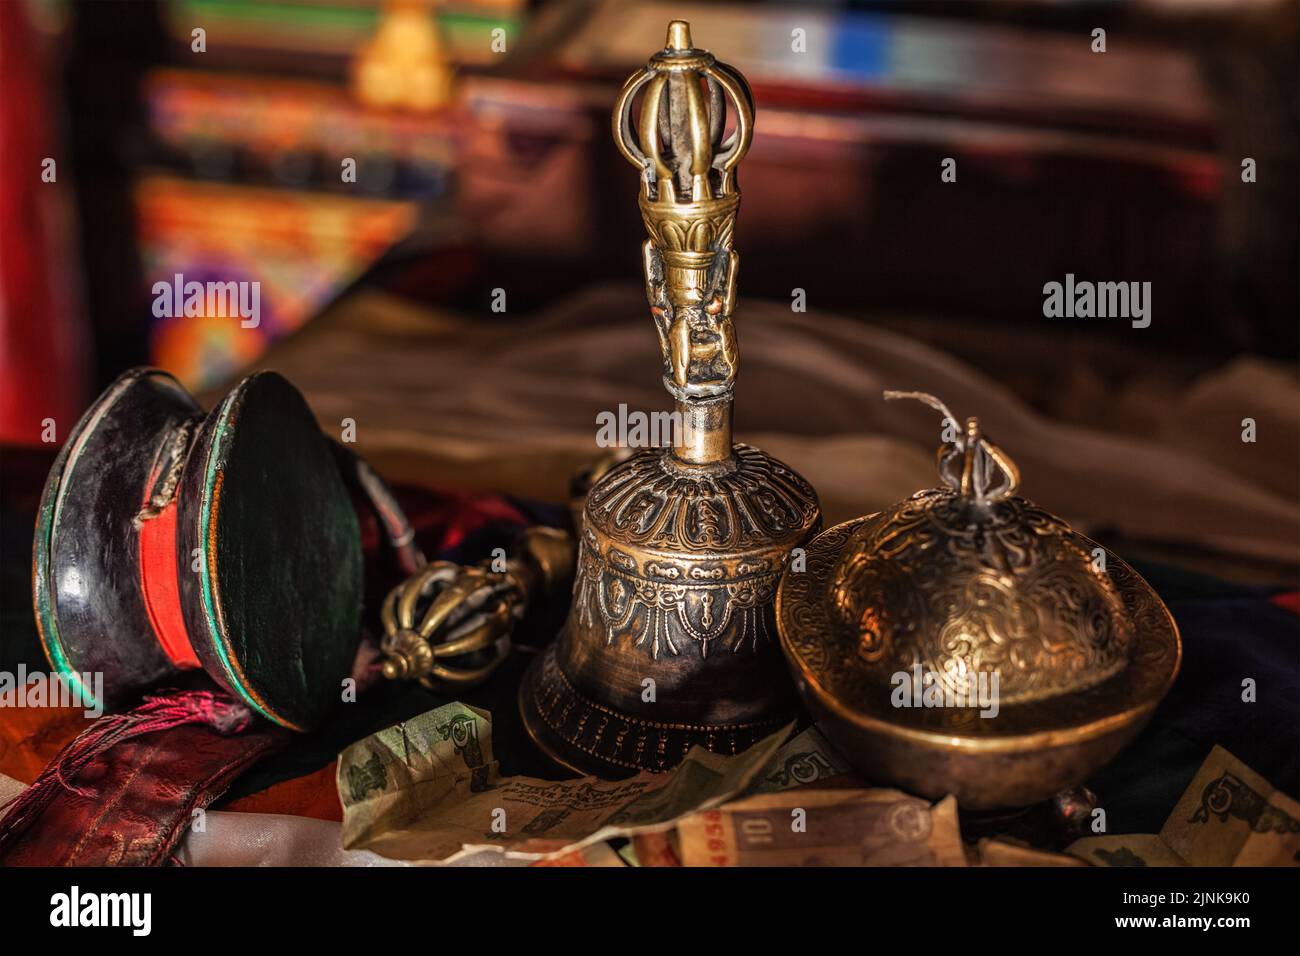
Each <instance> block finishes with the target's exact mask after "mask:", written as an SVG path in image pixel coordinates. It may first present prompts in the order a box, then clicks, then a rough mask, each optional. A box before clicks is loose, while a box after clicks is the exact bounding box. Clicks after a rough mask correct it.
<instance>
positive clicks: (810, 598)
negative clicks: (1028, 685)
mask: <svg viewBox="0 0 1300 956" xmlns="http://www.w3.org/2000/svg"><path fill="white" fill-rule="evenodd" d="M879 514H880V512H875V513H873V514H870V515H864V516H862V517H859V518H853V519H851V520H849V521H844V522H841V523H840V524H837V525H834V526H832V527H830V528H828V529H826V530H825V531H823V532H822V533H821V534H818V535H817V536H816V537H814V538H813V539H812V540H811V541H809V542H808V545H807V553H808V563H807V568H806V570H805V571H804V572H802V573H803V574H809V575H812V580H814V581H816V582H817V583H816V584H815V585H814V587H813V588H812V589H811V590H810V591H809V592H808V593H807V594H806V595H803V596H801V597H800V599H798V601H797V602H794V603H792V601H791V599H790V596H789V591H788V588H787V583H788V582H789V581H790V575H791V574H792V573H793V572H792V571H791V570H789V569H787V570H786V572H785V573H784V574H783V575H782V577H781V582H780V584H779V585H778V587H777V593H776V601H775V606H776V628H777V638H778V641H779V643H780V645H781V651H782V653H783V655H784V656H785V659H786V663H787V665H788V666H789V667H790V670H791V673H792V675H793V677H794V679H795V684H796V686H798V688H799V690H800V695H801V696H802V697H803V698H804V701H805V704H807V705H808V706H809V709H810V710H815V711H821V712H823V713H829V714H831V715H833V717H834V719H835V720H838V721H842V722H843V723H844V724H847V725H851V726H853V727H854V728H856V729H857V730H859V731H862V732H865V733H867V734H879V735H881V736H884V737H888V738H892V739H895V740H897V741H900V742H905V743H908V744H913V745H919V746H922V747H925V748H927V749H931V750H935V751H942V752H948V753H952V752H954V751H955V752H961V753H968V754H1004V755H1005V754H1018V753H1022V752H1025V751H1031V750H1037V749H1043V748H1059V747H1063V746H1069V745H1072V744H1078V743H1083V742H1086V741H1091V740H1098V739H1101V738H1105V737H1107V736H1110V735H1113V734H1116V733H1118V732H1120V731H1122V730H1123V729H1124V728H1126V727H1129V726H1132V725H1134V724H1141V723H1142V722H1144V721H1145V720H1147V719H1148V718H1149V717H1150V716H1151V714H1152V712H1153V711H1154V710H1155V708H1156V707H1157V706H1158V705H1159V704H1160V702H1161V701H1162V700H1163V699H1164V697H1165V696H1166V695H1167V694H1168V692H1169V690H1170V688H1171V687H1172V686H1173V683H1174V681H1175V679H1176V678H1177V676H1178V672H1179V670H1180V669H1181V666H1182V655H1183V652H1182V638H1181V635H1180V633H1179V630H1178V623H1177V622H1176V621H1175V620H1174V618H1173V615H1172V614H1171V613H1170V611H1169V608H1168V606H1167V605H1166V604H1165V602H1164V601H1163V600H1162V599H1161V598H1160V596H1159V594H1157V593H1156V591H1155V590H1154V589H1153V588H1152V587H1151V586H1150V584H1148V583H1147V581H1146V580H1145V579H1144V578H1143V577H1142V576H1141V575H1140V574H1138V573H1137V572H1136V571H1135V570H1133V568H1132V567H1131V566H1130V565H1129V564H1128V563H1127V562H1125V561H1124V560H1123V559H1122V558H1120V557H1119V556H1118V555H1116V554H1115V553H1114V552H1112V551H1111V550H1110V549H1108V548H1103V549H1102V550H1103V551H1104V552H1105V554H1106V556H1107V558H1106V560H1107V564H1106V568H1107V570H1106V574H1107V575H1110V576H1112V578H1113V576H1114V573H1115V569H1118V570H1119V572H1120V574H1121V575H1122V576H1124V577H1126V578H1128V581H1127V582H1125V584H1126V586H1123V587H1121V586H1120V582H1113V583H1115V584H1116V587H1117V589H1118V590H1119V591H1120V594H1121V597H1122V599H1123V600H1124V606H1125V610H1126V611H1127V612H1128V613H1129V614H1130V617H1131V616H1132V612H1133V609H1134V603H1135V601H1136V600H1140V599H1145V600H1149V601H1150V602H1151V603H1152V604H1153V606H1154V607H1155V608H1158V610H1159V626H1158V627H1157V628H1156V629H1155V632H1154V633H1151V632H1150V629H1148V630H1147V631H1145V632H1143V633H1140V634H1139V633H1137V622H1136V621H1135V622H1134V626H1135V634H1134V639H1135V641H1148V642H1156V643H1157V644H1158V645H1159V650H1160V651H1161V653H1159V654H1147V655H1139V654H1137V653H1136V651H1135V650H1133V651H1130V656H1129V660H1128V663H1127V665H1126V666H1125V667H1124V668H1123V669H1122V670H1121V671H1120V672H1119V673H1117V674H1115V675H1113V676H1111V677H1109V678H1107V679H1105V680H1103V681H1100V682H1098V683H1097V684H1095V685H1092V686H1090V687H1087V688H1082V689H1080V690H1079V691H1078V692H1077V693H1080V694H1100V695H1101V696H1102V698H1103V699H1102V703H1100V704H1093V705H1092V706H1091V707H1085V716H1083V717H1082V719H1069V720H1065V721H1062V722H1059V723H1057V724H1055V725H1053V726H1049V727H1046V728H1045V729H1042V730H1034V731H1030V732H1015V731H1013V732H1007V733H998V732H995V731H993V730H990V731H989V732H987V733H976V734H972V733H969V732H961V731H959V730H955V729H951V728H950V729H934V728H928V727H922V726H915V725H909V724H907V723H904V722H902V721H897V720H888V719H885V718H883V717H880V716H876V715H875V714H873V713H871V712H868V711H864V710H859V709H855V708H853V707H851V706H850V705H849V704H847V703H845V702H844V701H843V700H841V699H840V698H839V697H837V696H835V695H834V694H833V693H831V691H830V690H829V689H828V688H827V687H826V685H825V684H824V683H823V682H822V681H821V680H819V679H818V675H817V674H815V673H814V672H813V671H812V670H811V668H810V666H809V665H808V663H807V661H806V660H805V659H804V658H803V657H802V656H801V654H800V653H799V652H798V650H797V649H795V648H794V646H793V642H792V640H791V637H790V627H791V624H790V622H789V618H790V616H791V614H792V612H793V610H794V609H795V608H804V609H808V608H818V607H824V603H825V600H826V598H827V590H828V588H829V586H830V584H829V577H828V576H827V575H825V574H823V575H821V576H820V580H818V576H817V575H814V574H813V571H812V569H813V565H814V563H815V562H819V561H834V560H836V559H838V557H839V552H838V551H833V550H831V549H829V548H828V542H829V541H831V540H832V539H833V538H835V537H836V536H838V535H845V534H849V533H851V532H852V531H854V530H856V528H857V527H859V526H860V525H862V524H864V523H866V522H867V521H870V520H872V519H874V518H876V517H878V515H879ZM1071 533H1072V534H1074V535H1075V536H1076V537H1077V538H1078V539H1079V540H1080V542H1081V543H1086V544H1087V545H1089V546H1091V547H1100V545H1097V544H1096V542H1094V541H1092V539H1091V538H1088V537H1087V536H1086V535H1083V534H1079V533H1078V532H1071ZM1124 685H1135V686H1138V687H1145V688H1148V690H1147V692H1146V693H1145V694H1143V695H1142V696H1140V697H1137V698H1132V695H1127V697H1126V694H1125V691H1126V687H1125V686H1124ZM1117 693H1118V698H1119V700H1120V702H1121V704H1120V705H1117V704H1116V703H1115V702H1114V701H1111V702H1108V701H1106V699H1105V696H1106V695H1108V694H1109V695H1116V694H1117ZM1059 699H1060V698H1057V697H1054V698H1048V699H1046V700H1033V701H1023V702H1018V703H1011V704H1004V705H1001V707H1000V709H999V716H1003V715H1009V716H1011V717H1013V718H1017V719H1016V720H1011V721H1007V723H1010V724H1012V725H1014V724H1015V723H1019V722H1023V721H1024V718H1025V715H1030V714H1033V715H1037V714H1039V713H1042V712H1044V711H1045V710H1046V709H1047V708H1049V707H1050V706H1051V704H1052V702H1053V701H1057V700H1059ZM995 719H996V718H995ZM989 723H991V721H981V722H980V726H984V725H987V724H989Z"/></svg>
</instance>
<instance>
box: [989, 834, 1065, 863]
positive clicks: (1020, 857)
mask: <svg viewBox="0 0 1300 956" xmlns="http://www.w3.org/2000/svg"><path fill="white" fill-rule="evenodd" d="M969 856H971V857H972V859H971V864H972V865H973V866H1086V865H1087V864H1086V863H1084V862H1083V861H1082V860H1080V859H1078V858H1076V857H1073V856H1066V855H1065V854H1064V853H1053V852H1051V851H1050V850H1039V849H1036V848H1034V847H1031V846H1025V845H1024V844H1022V843H1017V842H1014V841H1012V840H1010V839H1008V838H1006V837H985V838H984V839H982V840H980V841H979V843H978V844H977V845H976V846H975V847H974V848H973V850H972V852H971V853H970V854H969Z"/></svg>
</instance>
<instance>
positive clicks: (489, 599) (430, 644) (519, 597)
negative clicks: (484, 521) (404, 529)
mask: <svg viewBox="0 0 1300 956" xmlns="http://www.w3.org/2000/svg"><path fill="white" fill-rule="evenodd" d="M493 561H494V559H492V558H488V559H485V560H484V561H481V562H480V563H478V564H476V565H468V566H466V565H458V564H452V563H451V562H448V561H435V562H433V563H431V564H429V565H427V566H425V567H424V568H423V569H422V570H420V571H419V572H417V573H416V574H414V575H412V576H411V577H410V578H408V579H407V580H406V581H405V582H404V583H403V584H401V585H399V586H398V587H395V588H393V590H392V591H390V592H389V594H388V597H387V598H385V600H384V604H383V607H382V609H381V611H380V619H381V621H382V622H383V626H384V636H383V639H382V641H381V644H380V647H381V649H382V650H383V652H384V658H385V659H384V664H383V670H384V676H385V677H387V678H389V679H417V680H419V681H420V683H422V684H424V685H425V686H426V687H429V688H432V689H435V690H442V691H447V690H454V689H458V688H460V689H463V688H466V687H472V686H474V685H476V684H479V683H482V682H483V681H484V680H486V679H487V678H488V677H489V676H491V674H492V672H493V671H495V670H496V669H497V668H498V667H499V666H500V665H501V663H502V662H503V661H504V660H505V659H506V655H507V654H509V652H510V632H511V629H512V627H513V626H514V623H515V621H516V620H518V619H519V618H520V617H522V616H523V614H524V612H525V611H526V610H527V608H528V607H529V606H530V604H532V603H533V602H534V601H535V600H536V599H538V598H540V597H543V596H545V595H551V594H558V593H562V592H564V591H565V590H567V588H568V586H569V584H570V583H571V581H572V579H573V538H572V537H571V536H570V535H569V534H567V533H566V532H563V531H558V530H556V529H553V528H542V527H536V528H529V529H528V530H527V531H525V532H524V533H523V534H522V535H521V536H520V540H519V543H518V545H517V546H516V548H515V554H514V556H513V557H511V558H509V559H508V560H506V561H505V563H504V567H502V568H494V567H493V566H492V565H493Z"/></svg>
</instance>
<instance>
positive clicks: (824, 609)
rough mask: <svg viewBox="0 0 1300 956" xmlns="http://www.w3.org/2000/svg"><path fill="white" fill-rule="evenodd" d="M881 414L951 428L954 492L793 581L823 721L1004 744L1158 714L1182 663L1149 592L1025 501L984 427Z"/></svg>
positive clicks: (794, 643) (820, 541)
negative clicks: (826, 717)
mask: <svg viewBox="0 0 1300 956" xmlns="http://www.w3.org/2000/svg"><path fill="white" fill-rule="evenodd" d="M886 397H891V398H892V397H916V398H921V399H922V400H924V401H927V402H928V403H929V404H931V405H932V406H934V407H935V408H937V409H939V410H940V411H942V412H943V413H944V415H945V416H946V424H947V425H948V427H949V429H950V431H951V432H952V434H951V436H950V437H951V440H950V441H948V442H946V443H945V445H944V446H943V447H941V448H940V450H939V455H938V464H939V474H940V477H941V479H942V480H943V484H944V487H942V488H939V489H932V490H928V491H922V492H919V493H918V494H916V495H914V496H912V497H911V498H909V499H908V500H906V501H903V502H901V503H899V504H897V505H894V506H893V507H891V508H888V509H886V510H884V511H882V512H879V513H878V514H874V515H870V516H867V517H863V518H858V519H856V520H853V521H849V522H846V523H844V524H841V525H838V526H836V527H834V528H831V529H829V530H827V531H825V532H824V533H822V534H821V535H819V536H818V537H816V538H814V539H813V541H812V542H811V543H810V544H809V545H808V554H807V563H806V567H805V569H804V570H803V571H802V572H799V571H797V570H796V569H795V568H794V567H792V568H791V569H790V570H789V571H787V573H786V574H785V576H784V578H783V579H782V582H781V587H780V590H779V593H778V596H777V623H778V629H779V632H780V636H781V642H782V647H783V649H784V651H785V653H786V656H787V659H788V660H789V662H790V664H791V666H792V668H793V669H794V671H795V675H796V678H797V680H798V681H799V684H800V687H801V690H803V692H804V694H805V698H806V699H807V698H808V697H809V696H810V695H811V697H812V698H815V700H809V704H810V706H811V707H812V708H813V709H814V711H818V710H822V711H830V712H832V713H833V714H834V715H835V716H837V717H839V718H840V719H843V720H846V721H849V722H852V723H855V724H858V725H861V726H864V727H873V729H876V730H879V729H881V727H882V726H885V725H887V726H888V727H889V728H890V729H891V731H892V732H896V733H898V734H902V735H904V736H906V735H909V734H916V735H920V736H922V737H929V738H931V741H930V742H934V738H935V737H936V735H942V736H948V737H967V738H979V739H981V740H985V741H987V742H988V743H993V742H994V741H995V740H997V739H999V738H1006V737H1022V736H1024V735H1040V734H1053V733H1058V732H1060V731H1064V730H1068V731H1071V732H1074V733H1090V732H1096V733H1101V732H1103V731H1104V729H1105V728H1106V727H1107V725H1108V724H1113V723H1114V722H1116V721H1120V722H1122V721H1124V720H1126V719H1129V718H1131V717H1134V716H1137V715H1138V714H1140V713H1145V712H1148V711H1149V710H1150V709H1151V708H1152V707H1154V705H1155V704H1156V702H1158V701H1159V700H1160V698H1161V697H1163V696H1164V693H1165V692H1166V690H1167V689H1168V687H1169V685H1170V684H1171V683H1172V681H1173V678H1174V675H1175V673H1176V672H1177V668H1178V663H1179V656H1180V646H1179V640H1178V633H1177V629H1176V627H1175V625H1174V622H1173V619H1172V618H1171V617H1170V615H1169V612H1168V610H1167V609H1166V608H1165V606H1164V604H1163V603H1162V602H1161V601H1160V599H1159V597H1157V596H1156V594H1155V593H1154V592H1153V591H1152V590H1151V588H1150V587H1149V586H1148V585H1147V583H1146V582H1145V581H1143V580H1142V578H1141V577H1140V576H1138V574H1137V573H1136V572H1134V571H1133V570H1132V569H1131V568H1130V567H1129V566H1128V565H1127V564H1125V563H1124V562H1123V561H1122V560H1120V559H1119V558H1118V557H1117V556H1115V555H1114V554H1111V553H1110V552H1108V551H1107V550H1106V549H1104V548H1102V547H1100V546H1099V545H1097V544H1096V543H1095V542H1093V541H1091V540H1089V539H1088V538H1086V537H1085V536H1083V535H1081V534H1079V533H1077V532H1075V531H1073V530H1072V529H1071V528H1070V527H1069V525H1068V524H1066V523H1065V522H1064V521H1062V520H1061V519H1060V518H1057V517H1055V516H1054V515H1052V514H1049V513H1048V512H1046V511H1044V510H1042V509H1041V508H1039V507H1037V506H1036V505H1034V504H1033V503H1031V502H1030V501H1027V500H1026V499H1024V498H1022V497H1020V496H1018V495H1017V494H1016V491H1017V489H1018V486H1019V472H1018V470H1017V468H1016V466H1015V464H1014V463H1013V462H1012V461H1011V460H1010V459H1009V458H1008V457H1007V456H1006V455H1005V454H1004V453H1003V452H1002V451H1001V449H999V448H998V447H997V446H996V445H994V444H993V443H992V442H991V441H989V440H988V439H987V438H985V437H984V436H983V434H982V433H981V430H980V426H979V423H978V421H977V420H975V419H969V420H968V421H967V422H966V425H965V428H964V430H961V429H959V428H958V427H956V422H957V419H955V418H954V417H952V416H951V414H950V413H948V411H947V409H946V408H945V407H944V406H943V405H942V403H940V402H938V400H936V399H933V398H931V397H930V396H925V395H918V394H912V393H886ZM873 725H874V726H873Z"/></svg>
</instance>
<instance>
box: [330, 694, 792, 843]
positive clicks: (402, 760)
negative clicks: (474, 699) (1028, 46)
mask: <svg viewBox="0 0 1300 956" xmlns="http://www.w3.org/2000/svg"><path fill="white" fill-rule="evenodd" d="M789 732H790V728H789V727H787V728H785V729H783V730H781V731H779V732H777V733H775V734H773V735H772V736H771V737H768V738H767V739H765V740H762V741H760V742H759V743H757V744H755V745H754V746H753V747H750V748H749V749H748V750H746V751H745V752H743V753H741V754H737V755H735V756H722V755H720V754H714V753H710V752H709V751H707V750H704V749H703V748H699V747H697V748H695V749H693V750H692V751H691V752H690V753H689V754H687V756H686V759H685V760H683V761H682V763H681V764H680V765H679V766H678V767H677V769H676V770H674V771H673V772H672V773H666V774H651V773H641V774H638V775H637V776H635V777H631V778H629V779H627V780H622V781H614V782H611V781H604V780H599V779H597V778H595V777H583V778H581V779H578V780H565V781H559V782H556V781H550V780H538V779H534V778H531V777H502V776H501V775H500V773H499V770H498V766H497V762H496V760H494V759H493V756H492V722H491V717H490V715H488V714H487V713H486V712H484V711H481V710H476V709H474V708H472V707H468V706H466V705H464V704H458V703H457V704H448V705H446V706H444V707H440V708H438V709H437V710H433V711H429V712H428V713H425V714H421V715H420V716H418V717H416V718H414V719H412V720H408V721H405V722H403V723H400V724H397V725H395V726H393V727H389V728H386V729H385V730H381V731H380V732H378V733H376V734H372V735H371V736H370V737H367V738H365V739H364V740H361V741H358V742H357V743H355V744H353V745H352V746H350V747H348V748H347V749H346V750H345V751H343V753H342V754H341V755H340V757H339V767H338V788H339V796H340V799H341V800H342V803H343V827H342V840H343V846H344V847H345V848H346V849H368V850H372V851H374V852H375V853H378V854H380V855H381V856H386V857H389V858H392V859H401V860H425V861H434V862H455V861H457V860H458V859H459V858H461V857H464V856H470V855H478V854H481V853H483V852H485V851H496V852H498V853H501V854H505V855H507V856H509V857H512V858H515V859H531V860H536V859H542V858H544V857H547V856H559V855H562V854H565V853H571V852H573V851H576V850H580V849H582V848H583V847H585V846H589V845H591V844H594V843H599V842H602V841H606V840H609V839H612V838H613V837H617V836H623V837H626V836H630V835H632V834H635V833H637V832H642V831H649V830H655V829H666V828H669V827H671V825H672V823H673V821H675V820H676V819H678V818H679V817H681V816H684V815H685V814H687V813H690V812H693V811H696V810H699V809H706V808H709V807H713V806H717V805H718V804H721V803H723V802H725V801H727V800H730V799H733V798H734V797H737V796H739V795H740V794H742V793H744V792H745V791H746V790H747V789H748V788H749V787H750V786H751V785H752V784H753V783H754V781H755V779H756V778H757V777H758V776H759V775H760V774H761V773H762V772H763V770H764V769H765V768H766V767H767V766H768V765H769V764H771V763H772V760H773V758H774V757H775V756H776V755H777V754H778V752H779V751H780V750H781V746H782V743H783V742H784V741H785V738H786V737H787V736H789Z"/></svg>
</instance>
